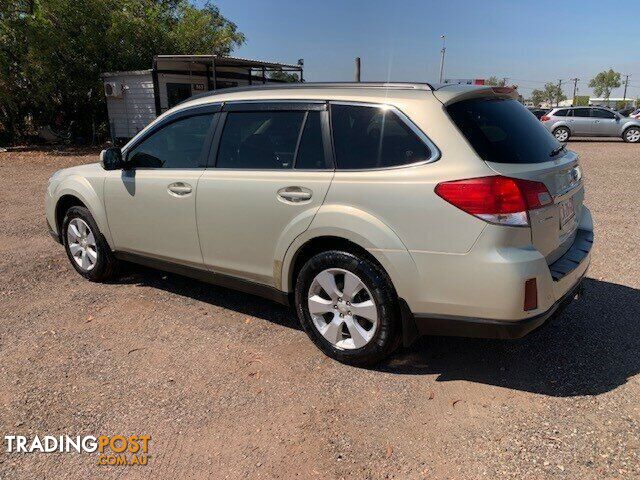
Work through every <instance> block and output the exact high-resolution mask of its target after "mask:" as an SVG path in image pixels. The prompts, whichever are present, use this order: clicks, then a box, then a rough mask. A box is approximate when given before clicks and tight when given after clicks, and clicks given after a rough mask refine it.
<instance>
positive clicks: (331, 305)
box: [307, 268, 378, 350]
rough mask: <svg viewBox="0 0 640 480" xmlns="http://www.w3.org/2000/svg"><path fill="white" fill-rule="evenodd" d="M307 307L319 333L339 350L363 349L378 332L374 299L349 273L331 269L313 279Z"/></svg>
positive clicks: (361, 283) (352, 274) (361, 282)
mask: <svg viewBox="0 0 640 480" xmlns="http://www.w3.org/2000/svg"><path fill="white" fill-rule="evenodd" d="M307 304H308V307H309V313H310V314H311V318H312V319H313V324H314V325H315V327H316V328H317V329H318V332H320V334H321V335H322V336H323V337H324V338H325V339H326V340H327V341H328V342H329V343H331V344H332V345H333V346H334V347H336V348H338V349H341V350H353V349H357V348H362V347H364V346H365V345H367V344H368V343H369V342H370V341H371V339H372V338H373V336H374V335H375V333H376V330H377V328H378V308H377V305H376V302H375V300H374V298H373V295H371V292H370V291H369V289H368V288H367V287H366V285H365V284H364V282H363V281H362V280H361V279H360V278H359V277H358V276H357V275H356V274H354V273H352V272H350V271H348V270H343V269H341V268H330V269H327V270H323V271H322V272H320V273H319V274H318V275H316V277H315V278H314V279H313V282H311V286H310V287H309V292H308V297H307Z"/></svg>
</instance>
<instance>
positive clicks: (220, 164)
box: [216, 111, 305, 170]
mask: <svg viewBox="0 0 640 480" xmlns="http://www.w3.org/2000/svg"><path fill="white" fill-rule="evenodd" d="M304 116H305V112H303V111H296V112H283V111H265V112H229V113H228V114H227V120H226V122H225V125H224V130H223V132H222V138H221V139H220V147H219V149H218V158H217V162H216V167H217V168H243V169H253V170H274V169H287V168H293V162H294V158H295V153H296V146H297V145H298V138H299V136H300V129H301V128H302V121H303V119H304Z"/></svg>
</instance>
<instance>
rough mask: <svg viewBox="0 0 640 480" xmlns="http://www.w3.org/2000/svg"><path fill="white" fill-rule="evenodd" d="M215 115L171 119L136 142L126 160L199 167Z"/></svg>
mask: <svg viewBox="0 0 640 480" xmlns="http://www.w3.org/2000/svg"><path fill="white" fill-rule="evenodd" d="M212 119H213V115H197V116H195V117H188V118H183V119H181V120H177V121H175V122H173V123H170V124H169V125H167V126H166V127H163V128H162V129H160V130H159V131H157V132H155V133H153V134H152V135H151V136H150V137H149V138H147V139H145V140H143V141H142V143H140V144H139V145H138V146H136V147H135V148H134V149H133V150H132V151H131V152H130V153H129V154H128V155H127V161H129V162H131V163H132V164H133V165H134V166H135V167H147V168H198V167H202V165H200V164H199V160H200V153H201V151H202V146H203V145H204V141H205V138H206V137H207V132H208V131H209V126H210V125H211V120H212Z"/></svg>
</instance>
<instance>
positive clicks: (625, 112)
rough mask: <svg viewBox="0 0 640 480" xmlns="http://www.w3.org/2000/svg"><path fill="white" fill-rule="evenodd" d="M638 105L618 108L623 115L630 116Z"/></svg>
mask: <svg viewBox="0 0 640 480" xmlns="http://www.w3.org/2000/svg"><path fill="white" fill-rule="evenodd" d="M635 109H636V107H624V108H621V109H620V110H618V113H619V114H620V115H622V116H623V117H628V116H629V114H630V113H631V112H633V111H634V110H635Z"/></svg>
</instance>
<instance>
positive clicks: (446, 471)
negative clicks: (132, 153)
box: [0, 141, 640, 480]
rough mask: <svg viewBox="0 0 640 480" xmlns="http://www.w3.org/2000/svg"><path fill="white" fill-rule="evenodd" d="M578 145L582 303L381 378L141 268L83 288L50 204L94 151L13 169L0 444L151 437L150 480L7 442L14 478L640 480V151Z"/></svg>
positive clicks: (6, 222) (267, 313)
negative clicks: (15, 437) (514, 335)
mask: <svg viewBox="0 0 640 480" xmlns="http://www.w3.org/2000/svg"><path fill="white" fill-rule="evenodd" d="M569 148H571V149H573V150H575V151H577V152H578V153H580V154H581V163H582V166H583V168H584V172H585V177H586V188H587V203H588V205H589V207H590V208H591V210H592V212H593V215H594V219H595V224H596V244H595V250H594V253H593V260H592V264H591V268H590V270H589V272H588V277H589V278H588V279H587V280H586V296H585V297H584V298H582V299H581V300H579V301H577V302H574V303H573V304H572V305H571V306H570V307H569V308H568V309H567V310H566V311H565V312H564V314H563V315H562V316H561V317H560V318H558V319H557V320H556V321H555V322H553V323H552V324H550V325H548V326H547V327H546V328H544V329H542V330H540V331H537V332H535V333H533V334H531V335H530V336H528V337H526V338H525V339H522V340H518V341H492V340H472V339H456V338H429V337H427V338H423V339H421V340H420V341H419V342H417V343H416V344H415V345H413V346H412V347H411V348H410V349H408V350H402V351H400V352H399V353H398V354H396V355H395V356H394V357H393V358H392V359H391V360H390V361H389V362H388V363H386V364H384V365H380V366H378V367H377V368H374V369H368V370H367V369H359V368H352V367H347V366H344V365H341V364H339V363H337V362H334V361H332V360H330V359H328V358H326V357H324V356H323V355H322V354H321V353H320V351H318V350H317V349H316V348H315V347H314V346H313V345H312V344H311V342H310V341H309V340H308V339H307V337H306V336H305V334H304V333H303V332H302V331H301V330H300V328H299V327H298V325H297V322H296V319H295V316H294V315H293V313H292V312H290V311H289V310H287V309H286V308H284V307H281V306H278V305H276V304H272V303H270V302H268V301H265V300H262V299H259V298H256V297H252V296H249V295H246V294H242V293H236V292H233V291H230V290H226V289H222V288H218V287H214V286H211V285H208V284H204V283H199V282H197V281H194V280H190V279H185V278H182V277H179V276H176V275H170V274H165V273H162V272H159V271H153V270H147V269H143V268H138V267H128V268H127V269H126V270H125V272H124V274H123V276H122V278H121V279H120V280H119V281H118V282H116V283H113V284H93V283H90V282H88V281H85V280H83V279H82V278H81V277H80V276H79V275H77V274H76V273H75V271H74V270H73V269H72V268H71V266H70V265H69V264H68V260H67V258H66V256H65V254H64V251H63V249H62V248H61V247H60V246H59V245H57V244H56V243H54V242H53V240H51V238H50V237H49V236H48V234H47V231H46V226H45V221H44V213H43V192H44V189H45V186H46V182H47V178H48V177H49V175H50V174H51V173H53V172H54V171H55V170H57V169H59V168H63V167H67V166H71V165H75V164H79V163H86V162H92V161H95V158H96V152H77V151H76V152H73V151H71V152H69V151H67V152H47V151H34V152H21V153H19V152H14V153H0V186H1V191H2V194H1V196H0V199H1V200H2V205H1V212H0V227H1V228H0V435H2V436H4V435H9V434H19V435H27V436H29V437H33V436H34V435H40V436H44V435H47V434H48V435H60V434H69V435H115V434H122V435H127V436H128V435H133V434H147V435H150V436H151V441H150V443H149V454H150V460H149V464H148V465H146V466H100V465H98V464H97V463H98V455H97V454H96V453H92V454H87V453H82V454H78V453H74V454H44V453H32V454H8V453H5V451H4V450H5V447H6V443H5V442H4V441H3V445H2V448H1V450H2V452H1V453H0V478H1V479H2V480H5V479H11V478H24V479H36V478H97V477H100V478H216V479H217V478H220V479H222V478H230V479H236V478H286V479H290V478H304V479H306V478H319V479H338V478H357V479H359V478H372V479H377V478H396V479H445V478H447V479H454V478H455V479H458V478H461V479H477V478H491V479H494V478H518V479H522V478H527V479H544V478H571V479H591V478H594V479H595V478H598V479H600V478H607V479H614V478H617V479H630V478H640V458H639V457H640V422H639V421H640V403H639V401H638V400H639V399H640V375H638V373H639V371H640V290H639V289H640V275H639V273H640V271H639V270H640V269H639V267H638V260H639V257H640V255H639V253H640V248H639V247H638V245H640V220H639V219H640V145H628V144H624V143H622V142H621V141H572V142H569Z"/></svg>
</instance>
